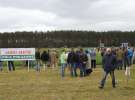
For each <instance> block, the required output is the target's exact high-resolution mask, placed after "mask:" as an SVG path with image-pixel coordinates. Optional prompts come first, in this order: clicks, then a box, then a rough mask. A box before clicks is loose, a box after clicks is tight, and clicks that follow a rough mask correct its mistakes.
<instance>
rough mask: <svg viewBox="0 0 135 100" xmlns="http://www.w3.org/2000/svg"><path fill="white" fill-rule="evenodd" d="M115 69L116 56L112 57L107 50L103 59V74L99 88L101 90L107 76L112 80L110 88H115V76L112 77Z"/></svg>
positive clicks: (109, 50)
mask: <svg viewBox="0 0 135 100" xmlns="http://www.w3.org/2000/svg"><path fill="white" fill-rule="evenodd" d="M115 68H116V56H114V55H113V53H111V49H110V48H108V49H107V51H106V54H105V55H104V57H103V69H104V72H105V74H104V77H103V79H102V80H101V84H100V86H99V88H101V89H102V88H104V84H105V81H106V77H107V75H108V74H110V76H111V78H112V86H113V88H115V75H114V70H115Z"/></svg>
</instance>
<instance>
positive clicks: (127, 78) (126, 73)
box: [125, 48, 133, 84]
mask: <svg viewBox="0 0 135 100" xmlns="http://www.w3.org/2000/svg"><path fill="white" fill-rule="evenodd" d="M132 57H133V50H132V49H131V48H128V50H127V66H126V71H125V75H126V83H127V84H128V81H129V79H130V68H131V65H132Z"/></svg>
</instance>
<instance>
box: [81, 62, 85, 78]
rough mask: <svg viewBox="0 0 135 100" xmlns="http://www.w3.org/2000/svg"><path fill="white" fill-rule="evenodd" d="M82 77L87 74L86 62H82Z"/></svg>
mask: <svg viewBox="0 0 135 100" xmlns="http://www.w3.org/2000/svg"><path fill="white" fill-rule="evenodd" d="M79 67H80V77H84V76H86V64H83V63H80V65H79Z"/></svg>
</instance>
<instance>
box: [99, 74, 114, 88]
mask: <svg viewBox="0 0 135 100" xmlns="http://www.w3.org/2000/svg"><path fill="white" fill-rule="evenodd" d="M108 74H110V76H111V78H112V86H113V87H115V75H114V71H110V72H105V73H104V76H103V79H102V80H101V86H102V87H104V85H105V81H106V78H107V75H108Z"/></svg>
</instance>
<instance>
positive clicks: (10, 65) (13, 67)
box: [8, 61, 15, 71]
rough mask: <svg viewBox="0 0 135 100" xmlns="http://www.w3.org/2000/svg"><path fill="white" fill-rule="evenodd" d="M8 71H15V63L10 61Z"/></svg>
mask: <svg viewBox="0 0 135 100" xmlns="http://www.w3.org/2000/svg"><path fill="white" fill-rule="evenodd" d="M8 69H9V71H12V70H13V71H15V66H14V62H13V61H8Z"/></svg>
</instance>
